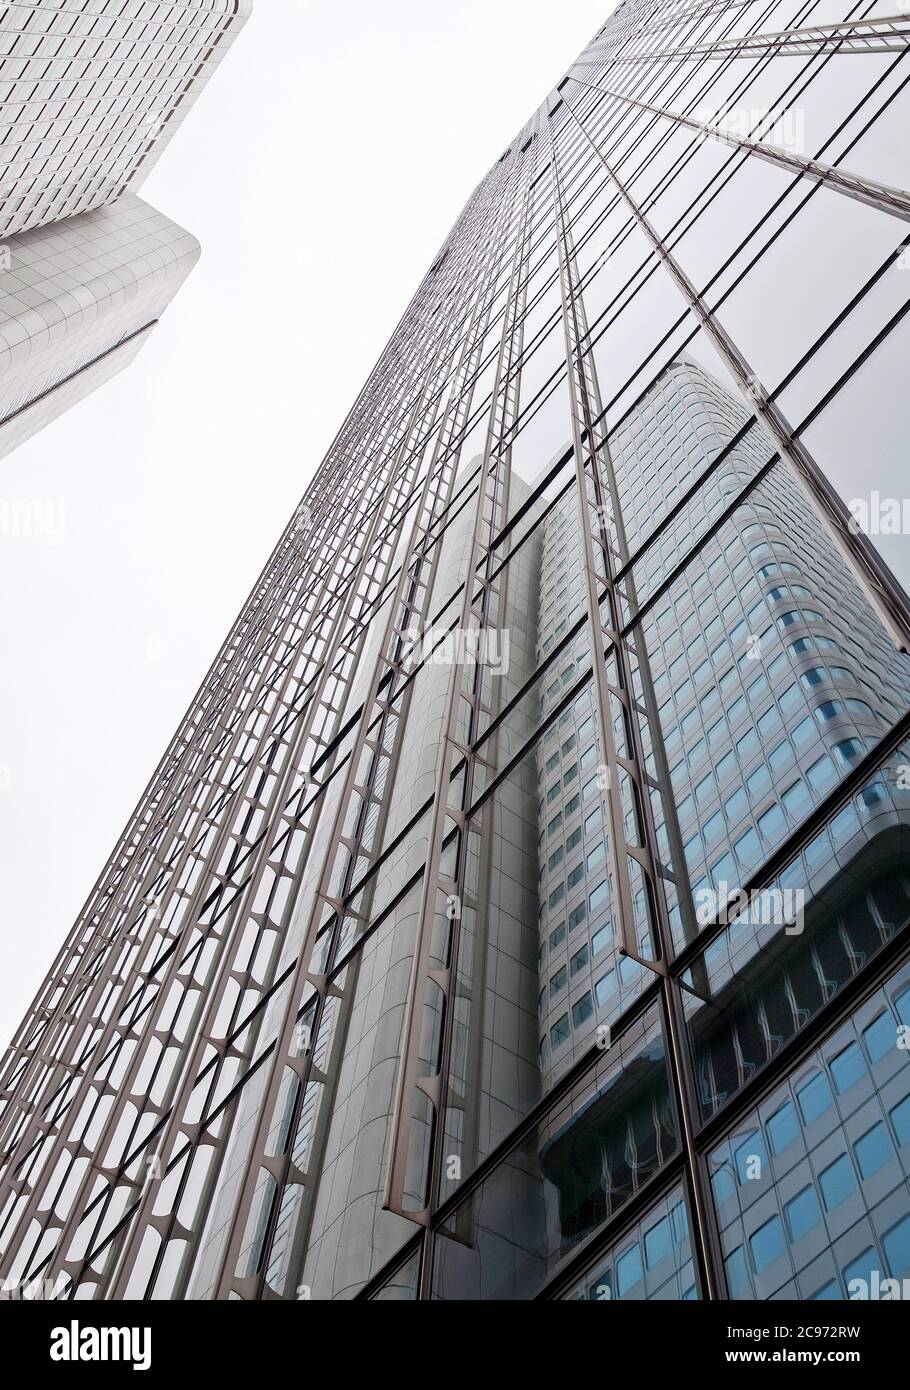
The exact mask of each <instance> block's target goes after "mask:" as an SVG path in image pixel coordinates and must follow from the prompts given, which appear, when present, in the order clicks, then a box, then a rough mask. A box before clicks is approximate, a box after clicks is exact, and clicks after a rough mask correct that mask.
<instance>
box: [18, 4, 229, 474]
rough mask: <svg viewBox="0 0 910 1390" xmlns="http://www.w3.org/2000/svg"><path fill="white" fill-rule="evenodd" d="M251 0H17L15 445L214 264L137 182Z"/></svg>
mask: <svg viewBox="0 0 910 1390" xmlns="http://www.w3.org/2000/svg"><path fill="white" fill-rule="evenodd" d="M249 13H250V3H249V0H189V3H181V4H174V3H172V0H75V3H73V4H68V5H66V6H61V5H59V4H56V3H51V2H50V0H37V3H30V4H9V5H5V6H3V10H2V19H3V27H2V32H0V148H2V150H3V156H4V163H3V173H2V176H0V243H2V244H0V361H2V366H3V371H4V383H3V395H2V399H0V455H2V454H5V453H7V452H9V450H10V449H11V448H14V447H15V446H16V445H17V444H20V443H21V442H22V441H23V440H24V439H25V438H27V437H28V436H29V435H31V434H33V433H34V432H35V431H36V430H38V429H40V428H41V427H42V426H43V425H45V424H47V423H48V422H49V421H50V420H51V419H54V418H56V416H57V415H59V414H61V412H62V411H64V410H65V409H67V408H68V407H69V406H70V405H71V404H73V403H74V402H75V401H77V400H80V399H82V398H83V397H84V396H86V395H87V394H88V393H89V392H90V391H92V390H94V389H95V387H96V386H98V385H100V384H101V383H102V382H103V381H106V380H107V379H108V378H109V377H111V376H112V375H114V373H115V372H117V371H120V370H121V369H122V368H123V367H124V366H126V364H127V362H129V361H130V360H131V359H132V357H133V356H134V355H135V353H136V352H137V351H138V349H139V348H140V347H141V345H142V343H143V342H144V341H145V338H146V337H147V336H148V333H149V332H150V331H151V329H152V328H153V327H154V325H155V322H156V321H157V319H158V318H159V317H160V315H161V313H162V312H163V310H164V309H165V308H166V307H167V305H168V304H169V303H170V300H171V299H172V297H173V295H174V294H175V293H176V291H177V290H178V289H179V287H180V285H181V283H182V281H183V279H184V278H185V276H186V275H187V274H188V272H189V270H190V269H191V268H192V265H193V263H194V261H195V260H196V259H197V258H198V254H199V246H198V243H196V242H195V241H194V240H193V238H192V237H191V236H190V235H189V234H188V233H187V232H184V231H183V230H182V228H180V227H178V226H177V225H176V224H175V223H173V222H170V221H169V220H168V219H167V218H166V217H164V216H162V215H161V214H160V213H157V212H155V211H154V209H152V208H150V207H148V205H147V204H144V203H142V202H141V201H140V200H139V199H138V198H137V197H136V196H135V190H136V189H137V188H138V187H139V186H140V185H141V183H142V182H143V180H144V179H145V177H146V176H147V174H148V173H149V171H150V170H151V169H152V168H153V166H154V164H155V163H156V161H157V160H158V158H159V156H160V154H161V152H162V150H163V149H164V148H165V146H166V145H167V144H168V143H169V141H170V140H171V138H172V136H173V134H174V132H175V131H176V130H177V129H178V127H179V126H180V124H181V122H182V121H183V120H184V118H185V116H186V113H187V111H188V110H189V109H190V107H191V106H192V105H193V103H194V102H195V100H196V99H197V97H198V95H199V93H200V92H201V90H202V88H203V87H204V85H205V83H206V82H207V81H208V79H209V78H210V76H211V74H212V72H213V71H214V69H215V67H216V66H217V64H218V63H219V62H220V61H221V59H222V57H223V56H224V54H225V52H226V51H227V49H228V47H229V46H230V45H231V43H233V40H234V38H235V36H236V33H237V31H238V29H239V27H240V25H241V24H242V23H243V22H244V20H245V18H246V17H247V15H248V14H249Z"/></svg>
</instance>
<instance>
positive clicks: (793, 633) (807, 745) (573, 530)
mask: <svg viewBox="0 0 910 1390" xmlns="http://www.w3.org/2000/svg"><path fill="white" fill-rule="evenodd" d="M750 418H751V415H750V412H749V411H748V410H747V409H746V408H745V407H744V405H743V404H742V403H740V402H739V401H738V400H737V399H736V398H735V397H734V396H732V395H731V394H730V393H729V392H728V391H727V390H725V389H724V388H723V387H721V386H720V385H719V384H718V382H717V381H716V380H715V379H714V378H713V377H712V376H711V375H709V373H708V372H706V371H705V370H704V369H703V368H702V367H701V366H700V365H699V364H698V363H697V362H695V361H694V360H692V359H689V358H684V359H681V360H678V361H676V362H674V363H673V364H672V365H671V366H670V367H669V368H668V369H667V370H666V371H665V372H664V373H663V374H662V375H661V377H660V378H659V380H658V381H657V382H656V383H655V384H654V386H653V387H652V388H651V389H650V391H648V393H647V394H646V395H645V396H644V397H643V399H642V400H641V402H640V403H639V405H638V406H637V408H636V410H635V411H634V412H633V414H632V415H631V416H630V417H629V418H628V419H627V420H626V421H625V422H624V423H623V425H622V426H621V427H620V428H618V429H617V430H616V431H615V433H614V434H613V435H612V437H611V440H610V448H611V454H612V462H613V467H614V470H615V476H616V491H617V495H618V498H619V502H620V506H621V510H622V516H623V524H624V528H625V540H626V544H627V546H628V552H629V554H631V555H634V554H635V553H636V552H637V551H638V550H639V548H640V547H641V545H642V544H643V543H644V542H645V541H646V540H647V538H648V536H649V535H650V534H651V533H652V532H653V530H654V529H655V528H656V527H657V526H658V525H659V524H660V522H661V521H662V520H663V519H664V518H665V517H666V516H667V514H668V512H669V511H670V509H671V508H673V507H674V506H676V505H677V503H679V502H680V499H681V498H682V497H683V496H684V494H685V492H686V489H687V488H688V487H690V486H691V484H692V483H694V482H695V481H696V479H697V478H698V477H699V476H700V475H701V474H702V473H704V471H705V470H706V469H707V468H708V466H709V465H710V463H711V462H712V460H713V459H715V458H716V457H717V456H718V454H720V453H721V451H723V450H726V452H725V457H724V458H723V460H722V462H721V463H720V465H719V467H718V468H717V469H716V471H715V473H714V474H713V476H712V477H711V479H710V480H708V481H707V482H706V483H704V484H703V485H702V486H701V487H700V489H699V491H698V492H697V494H696V495H695V497H694V498H693V499H691V500H690V501H689V502H688V503H686V505H685V506H684V507H683V508H682V509H681V512H680V515H679V516H678V517H677V518H676V519H675V520H674V521H673V522H672V523H671V524H670V526H669V527H668V529H667V532H666V533H665V536H664V538H663V539H662V541H661V542H660V543H658V544H657V545H655V546H654V547H653V549H651V550H648V551H646V552H645V553H644V555H643V556H642V557H641V559H640V560H639V561H637V562H636V564H635V565H634V567H633V571H632V579H633V581H634V588H635V599H636V600H637V602H638V603H639V604H642V603H643V602H644V601H646V600H647V599H648V598H650V596H651V595H652V594H653V593H654V592H655V591H656V590H657V588H658V586H659V585H660V584H661V582H662V581H663V579H664V578H665V576H666V575H668V574H669V573H670V572H671V570H672V569H673V568H674V567H675V565H676V564H678V563H679V560H680V559H681V558H683V557H684V556H685V554H686V553H687V551H688V550H690V549H691V548H692V546H693V545H694V544H695V542H697V540H698V539H699V538H700V537H701V536H702V535H703V534H704V533H705V531H706V530H707V529H708V527H709V526H710V525H711V524H712V523H713V522H714V521H715V519H716V518H717V517H719V516H720V514H721V513H722V512H723V510H724V509H725V508H726V507H727V506H728V505H729V503H730V500H731V499H732V498H733V497H735V496H736V495H737V494H738V493H739V492H741V490H742V488H743V487H744V485H746V484H747V483H748V482H749V481H750V480H751V479H752V478H753V477H754V476H755V474H756V473H757V472H758V470H759V469H760V468H761V467H762V466H763V465H764V464H765V463H766V462H768V461H770V459H771V458H772V457H773V455H772V454H771V452H770V449H769V446H768V442H767V439H766V437H765V435H764V433H763V432H762V431H761V429H760V427H759V426H758V425H756V424H753V426H752V427H751V429H750V428H748V423H749V420H750ZM738 436H741V437H738ZM734 439H735V440H736V442H735V443H731V442H732V441H733V440H734ZM578 525H579V523H578V508H577V502H576V500H575V498H574V497H569V498H567V499H566V500H565V501H563V502H562V503H561V504H560V505H559V506H558V507H557V508H555V509H554V511H553V514H552V515H551V517H550V518H548V520H547V523H546V529H545V538H544V547H543V559H542V565H541V578H540V635H539V642H540V647H539V651H540V655H541V656H544V655H546V653H547V652H548V651H550V650H551V649H552V648H553V647H555V646H556V645H557V644H558V642H559V641H560V639H561V637H562V635H563V634H564V633H565V632H566V631H567V630H569V629H570V628H571V627H572V625H573V624H574V623H575V622H576V621H577V619H578V617H579V616H580V615H581V614H582V612H583V611H584V608H583V605H584V574H583V568H582V566H583V552H582V546H581V539H580V536H579V530H578ZM627 592H628V590H627ZM629 597H630V599H631V593H629ZM640 633H641V636H640V638H638V637H637V638H636V651H637V656H638V660H639V663H640V664H641V665H642V666H644V665H645V658H646V664H647V674H648V678H649V681H650V685H651V691H650V692H649V694H650V696H651V697H652V698H650V699H649V700H644V701H643V706H644V707H647V706H648V705H650V710H649V711H648V712H649V713H650V714H651V724H650V730H651V735H652V738H653V740H655V741H656V740H659V742H660V744H661V745H662V747H661V748H660V749H658V750H656V752H657V756H654V753H653V750H652V759H651V770H652V772H653V774H654V776H655V780H656V782H658V783H660V784H661V785H662V786H664V787H666V785H667V780H668V781H669V786H670V787H671V788H672V801H673V805H670V798H669V797H666V796H663V797H662V796H661V794H660V792H659V791H658V790H657V789H656V788H655V789H653V790H652V804H653V808H654V812H655V821H656V824H657V839H658V850H659V853H660V856H661V860H662V863H663V864H664V865H665V867H666V868H667V869H668V871H669V872H670V873H671V874H672V875H673V877H674V879H675V882H670V883H669V884H668V889H669V902H670V925H671V928H672V931H673V936H674V939H675V941H676V944H677V946H679V945H680V944H682V943H683V942H684V941H685V940H686V939H688V938H691V936H692V935H694V934H695V932H696V931H697V929H698V921H697V918H696V911H695V909H697V908H699V907H703V906H704V905H705V904H710V903H711V902H712V901H713V900H715V899H717V900H719V902H720V903H722V902H723V895H724V885H726V887H727V890H728V891H732V890H733V889H734V888H735V887H737V886H741V885H743V884H746V883H747V882H748V880H749V876H750V874H751V873H752V872H753V871H754V870H755V869H756V868H757V867H758V865H759V864H760V863H761V862H763V861H764V860H765V859H767V857H768V856H769V854H771V853H772V852H773V851H774V850H775V849H776V848H777V846H778V845H779V844H781V843H782V842H783V840H784V839H785V838H786V836H787V835H788V834H789V833H790V832H791V831H792V830H793V829H794V828H795V826H796V825H797V824H799V823H800V822H801V821H803V820H804V819H805V817H806V815H807V814H808V813H809V812H810V811H811V809H812V807H813V806H814V805H815V804H816V803H817V802H818V800H819V799H820V798H821V797H822V796H823V795H824V794H825V793H826V792H828V791H829V790H830V789H831V788H832V787H833V786H834V785H835V784H836V783H837V781H838V780H839V779H840V778H841V777H842V776H843V775H844V773H845V772H846V771H847V770H848V769H849V767H850V766H852V765H853V764H854V763H855V762H856V760H857V759H858V757H859V756H860V755H861V754H862V752H863V751H864V750H865V749H867V748H869V747H871V746H872V744H873V743H874V741H875V740H876V738H877V737H879V736H880V735H881V734H882V733H883V732H884V731H885V730H886V729H887V728H889V727H890V726H891V724H892V723H893V721H894V719H895V717H896V715H897V712H898V711H899V710H900V709H901V708H902V707H903V706H902V702H901V699H900V690H901V687H902V685H905V684H906V668H907V661H906V658H904V657H902V656H901V655H900V654H899V653H897V652H896V651H895V650H894V648H893V647H891V646H890V645H889V643H888V641H887V637H886V635H885V634H884V633H883V632H882V630H881V629H880V627H879V625H878V624H877V623H876V622H873V621H872V620H871V614H870V609H869V605H868V604H867V602H866V599H865V597H864V596H863V594H862V592H861V590H860V589H859V587H858V585H857V583H856V581H855V579H854V578H853V577H852V575H851V574H850V572H849V571H848V570H847V567H846V565H845V564H844V563H843V562H841V561H840V560H839V559H838V557H837V555H836V554H834V553H832V545H831V540H830V537H829V536H828V534H827V532H826V531H825V529H824V527H823V525H822V523H821V522H820V521H819V519H818V517H817V514H816V513H815V511H814V509H813V508H812V506H811V505H810V503H809V501H808V499H807V498H806V497H805V495H804V493H803V492H802V489H801V488H800V487H799V485H798V484H797V482H796V480H795V479H794V477H793V476H792V474H791V473H790V472H789V471H787V470H786V469H785V467H784V465H782V464H777V465H776V467H775V468H774V469H772V471H771V472H770V474H769V475H768V476H767V477H766V478H765V479H763V481H762V482H761V484H760V485H759V486H758V488H756V489H755V490H754V491H753V492H752V493H751V495H750V496H749V497H748V498H747V499H746V501H745V502H744V503H742V505H741V506H740V507H739V508H737V511H736V515H735V518H734V519H733V520H732V521H731V522H730V523H725V524H724V526H722V527H721V529H720V531H719V533H718V535H717V536H715V537H713V538H712V539H711V540H710V541H709V542H708V544H707V545H706V546H705V547H704V549H703V550H702V551H701V553H700V554H699V555H698V557H697V558H696V559H694V560H693V561H692V563H691V564H690V565H689V566H687V567H686V569H685V571H684V572H683V574H682V575H681V576H680V577H679V578H678V579H677V580H676V581H675V582H674V583H673V584H672V585H671V586H670V587H669V589H668V590H667V592H666V593H665V594H662V595H661V596H660V597H659V598H658V600H657V601H656V603H655V605H654V606H653V607H652V608H651V609H650V610H649V611H648V613H647V614H646V615H645V617H644V618H643V620H642V623H641V626H640ZM586 643H587V637H586V635H582V636H581V637H580V638H579V640H578V644H577V646H578V648H579V650H581V649H583V648H584V647H585V645H586ZM864 648H865V649H866V650H865V651H864ZM577 655H578V652H576V651H574V650H569V649H567V651H566V653H565V654H564V658H565V659H564V660H562V661H561V662H559V663H557V664H556V667H555V669H554V673H553V676H552V678H551V680H550V681H549V682H548V684H547V686H546V688H545V690H544V692H543V696H542V699H543V702H544V711H545V713H546V712H548V711H549V709H552V708H553V707H555V706H556V705H557V704H559V703H560V701H561V700H562V699H563V698H564V696H565V694H566V690H567V689H568V688H569V687H570V686H571V684H572V683H573V679H574V678H575V669H576V668H575V660H574V659H573V658H574V657H575V656H577ZM870 658H871V659H870ZM643 727H646V726H644V725H643ZM647 747H648V744H647V742H646V749H647ZM598 762H599V754H598V751H597V746H596V740H595V721H594V705H593V698H592V695H591V693H590V690H589V689H586V690H585V691H583V692H582V694H581V695H580V696H579V697H578V698H577V699H576V700H575V701H574V702H573V703H572V704H571V705H570V706H569V707H568V708H567V709H566V710H565V711H564V712H563V714H562V716H561V717H560V719H559V720H558V721H557V722H556V723H555V724H554V725H553V726H552V727H551V729H550V730H549V731H548V734H547V736H546V738H545V739H544V740H543V741H542V743H541V746H540V749H539V753H538V784H539V791H538V808H539V871H540V914H539V918H540V992H539V1016H540V1025H541V1026H540V1058H541V1069H542V1073H543V1089H544V1090H547V1089H549V1086H550V1085H551V1084H552V1082H553V1080H554V1079H555V1078H556V1077H557V1076H558V1075H559V1074H561V1073H562V1072H564V1071H565V1069H566V1067H567V1066H568V1065H569V1064H570V1063H572V1062H573V1061H575V1060H577V1058H578V1057H579V1056H581V1055H582V1053H583V1052H584V1051H585V1050H586V1049H587V1048H588V1047H590V1044H591V1037H592V1033H593V1032H594V1030H595V1028H596V1027H597V1026H598V1025H600V1024H603V1023H609V1022H610V1020H611V1019H615V1018H616V1017H618V1016H619V1015H620V1014H621V1013H622V1012H623V1010H624V1009H625V1008H626V1007H627V1006H628V1004H629V1002H630V1000H631V999H632V998H633V997H634V995H635V994H636V993H637V992H638V991H639V990H640V988H641V983H642V976H643V967H641V966H639V965H638V964H637V963H636V962H635V961H634V960H632V959H630V958H628V957H625V956H622V955H620V954H619V950H618V933H617V931H616V929H615V924H614V921H613V917H612V910H611V886H610V879H609V872H608V860H607V854H606V847H605V842H604V826H603V822H602V812H601V796H600V783H599V772H598ZM661 767H663V768H664V769H665V775H664V777H661ZM671 817H673V818H674V819H672V820H671ZM674 841H675V844H676V845H677V846H679V847H681V850H682V855H681V858H682V861H683V862H682V863H680V856H679V853H678V852H677V854H676V855H674V853H673V844H674Z"/></svg>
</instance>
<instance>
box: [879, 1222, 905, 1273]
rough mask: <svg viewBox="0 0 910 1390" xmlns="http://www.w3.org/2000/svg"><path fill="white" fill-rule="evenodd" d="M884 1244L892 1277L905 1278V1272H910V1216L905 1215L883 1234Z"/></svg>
mask: <svg viewBox="0 0 910 1390" xmlns="http://www.w3.org/2000/svg"><path fill="white" fill-rule="evenodd" d="M882 1245H883V1246H884V1247H885V1254H886V1255H887V1257H888V1268H889V1270H890V1271H891V1276H892V1278H894V1279H903V1277H904V1275H905V1274H910V1216H905V1217H904V1218H903V1220H902V1221H898V1223H897V1225H896V1226H892V1227H891V1230H890V1231H887V1232H886V1233H885V1235H883V1236H882Z"/></svg>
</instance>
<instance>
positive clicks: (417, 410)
mask: <svg viewBox="0 0 910 1390" xmlns="http://www.w3.org/2000/svg"><path fill="white" fill-rule="evenodd" d="M468 289H470V291H472V286H471V285H468ZM432 379H433V378H431V382H432ZM425 391H427V388H425ZM421 416H422V411H421V402H420V400H418V403H417V406H415V410H414V416H413V425H411V430H413V428H415V427H417V424H418V423H420V418H421ZM410 432H411V431H408V434H410ZM377 520H378V517H377ZM392 557H393V552H392V549H390V550H389V562H388V563H390V562H392ZM363 635H364V634H363V632H361V634H360V637H361V638H363ZM338 639H340V638H336V641H338ZM331 664H332V663H331V660H329V662H326V667H328V670H329V674H331ZM340 713H342V710H340V709H339V710H338V714H339V717H340ZM289 906H290V903H289Z"/></svg>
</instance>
